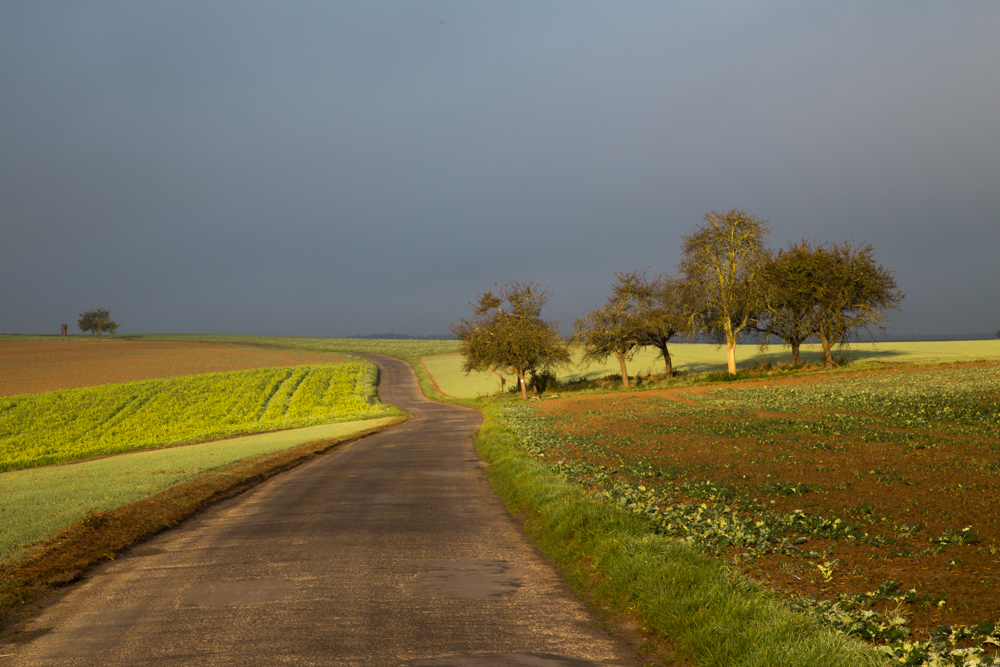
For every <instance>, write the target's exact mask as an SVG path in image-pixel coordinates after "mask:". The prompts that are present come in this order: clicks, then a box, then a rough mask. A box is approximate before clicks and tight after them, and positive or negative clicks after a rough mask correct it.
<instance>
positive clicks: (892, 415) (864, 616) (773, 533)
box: [504, 363, 1000, 664]
mask: <svg viewBox="0 0 1000 667" xmlns="http://www.w3.org/2000/svg"><path fill="white" fill-rule="evenodd" d="M504 411H505V420H506V422H507V425H508V426H509V427H510V428H511V429H512V430H513V431H514V432H515V433H516V434H517V436H518V438H519V440H520V441H521V442H522V443H524V445H525V446H526V447H527V448H528V450H529V451H530V452H531V453H532V454H534V455H535V456H537V457H538V459H539V460H540V461H543V462H545V463H546V464H547V465H548V466H549V467H550V468H552V469H553V470H555V471H556V472H558V473H560V474H561V475H563V476H565V477H566V478H568V479H570V480H573V481H575V482H578V483H580V484H582V485H584V486H585V487H586V488H588V489H590V490H591V491H592V492H593V493H595V494H598V495H600V496H603V497H605V498H606V499H607V500H609V501H610V502H613V503H615V504H617V505H619V506H621V507H623V508H626V509H628V510H630V511H632V512H635V513H636V514H639V515H641V516H643V517H644V518H645V519H646V520H647V521H648V522H649V525H650V528H651V530H653V531H654V532H658V533H661V534H666V535H671V536H676V537H679V538H681V539H684V540H686V541H688V542H690V543H692V544H695V545H697V546H698V547H700V548H701V549H703V550H705V551H708V552H711V553H715V554H717V555H719V556H720V557H723V558H726V559H728V560H729V561H730V562H732V563H734V565H735V566H736V567H737V568H738V569H740V570H741V571H743V572H744V573H746V574H747V575H749V576H751V577H753V578H755V579H757V580H759V581H761V582H763V583H765V584H766V585H768V586H770V587H773V588H776V589H779V590H781V591H783V592H784V593H785V594H786V595H787V596H788V597H789V598H790V599H791V600H793V603H792V604H793V605H796V606H799V607H800V608H803V609H807V610H809V611H810V613H817V614H820V615H821V616H823V617H824V618H825V619H826V622H827V623H828V624H830V625H832V626H834V627H835V628H837V629H840V630H843V631H845V632H848V633H849V634H852V635H854V636H858V637H861V638H863V639H867V640H869V641H873V642H875V643H877V644H880V645H882V646H883V647H884V649H883V650H885V651H886V652H887V653H890V654H891V655H893V656H894V657H896V659H897V660H901V661H902V660H908V659H912V660H914V662H907V663H906V664H939V663H936V662H932V661H931V659H930V656H932V655H933V654H934V653H935V652H936V653H937V655H941V656H944V655H950V657H949V658H947V659H948V660H957V662H947V663H945V662H941V663H940V664H980V663H978V662H963V661H964V660H965V659H966V658H968V659H969V660H972V659H973V658H974V657H975V655H976V654H977V653H978V652H979V651H981V650H984V649H985V650H986V652H987V653H990V652H991V651H992V649H991V648H990V647H991V646H993V647H995V646H997V645H998V643H1000V628H998V627H997V625H996V623H997V622H998V621H1000V596H998V595H997V594H996V591H997V590H998V588H1000V364H996V363H979V364H958V365H949V366H935V367H923V368H920V367H913V368H898V369H886V370H877V371H876V370H872V371H864V372H856V373H837V374H833V375H827V374H823V375H812V376H797V377H788V376H783V377H781V378H775V379H763V380H759V381H749V382H741V383H737V384H725V385H699V386H693V387H690V386H689V387H679V388H676V389H661V390H649V391H634V392H628V393H623V392H617V393H614V394H603V395H586V396H580V397H570V398H560V399H553V400H548V401H541V402H536V403H532V404H527V405H524V404H514V403H508V404H507V405H506V406H505V407H504ZM970 647H971V649H972V652H971V653H966V654H963V653H962V651H968V649H969V648H970ZM963 655H964V657H963ZM918 658H920V659H918ZM921 660H924V661H921Z"/></svg>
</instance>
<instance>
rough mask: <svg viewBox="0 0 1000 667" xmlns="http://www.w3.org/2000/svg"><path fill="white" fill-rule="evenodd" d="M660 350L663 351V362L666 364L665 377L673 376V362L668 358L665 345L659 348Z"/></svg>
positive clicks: (668, 354) (668, 353) (668, 352)
mask: <svg viewBox="0 0 1000 667" xmlns="http://www.w3.org/2000/svg"><path fill="white" fill-rule="evenodd" d="M660 352H662V353H663V362H664V363H665V364H666V365H667V377H668V378H670V377H673V376H674V362H673V359H671V358H670V351H669V350H667V346H666V345H664V346H663V349H662V350H660Z"/></svg>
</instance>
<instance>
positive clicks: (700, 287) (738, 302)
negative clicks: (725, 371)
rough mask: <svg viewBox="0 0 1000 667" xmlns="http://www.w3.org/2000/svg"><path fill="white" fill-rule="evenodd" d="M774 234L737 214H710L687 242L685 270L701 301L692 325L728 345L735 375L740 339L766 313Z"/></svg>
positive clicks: (761, 222) (762, 223) (758, 222)
mask: <svg viewBox="0 0 1000 667" xmlns="http://www.w3.org/2000/svg"><path fill="white" fill-rule="evenodd" d="M769 233H770V230H769V228H768V226H767V221H766V220H760V219H758V218H756V217H754V216H752V215H750V214H749V213H747V212H746V211H743V210H740V209H735V208H734V209H732V210H731V211H729V212H728V213H717V212H715V211H713V212H712V213H709V214H707V215H706V216H705V219H704V222H703V223H702V224H701V225H699V226H698V227H697V228H696V229H695V231H694V232H692V233H691V234H689V235H687V236H685V237H684V249H683V253H684V255H683V258H682V259H681V263H680V269H681V272H682V273H683V275H684V278H685V280H686V282H687V283H688V284H689V286H690V287H691V288H692V289H693V290H695V292H696V298H697V301H698V302H697V305H696V308H695V309H694V311H693V312H692V315H691V318H692V325H693V326H696V327H697V328H698V329H700V330H702V331H704V332H705V333H707V334H709V335H710V336H712V337H713V338H715V339H716V340H718V341H719V342H720V343H723V342H724V343H725V345H726V362H727V365H728V367H729V372H730V373H731V374H733V375H735V374H736V342H737V339H739V338H740V337H741V336H742V335H745V334H746V332H748V331H750V330H751V327H752V325H753V324H754V322H755V321H756V320H757V318H758V316H759V314H760V312H761V311H762V309H763V307H764V289H763V283H762V281H761V269H762V266H763V264H764V262H765V260H766V256H767V254H766V251H765V249H764V241H765V239H766V238H767V235H768V234H769Z"/></svg>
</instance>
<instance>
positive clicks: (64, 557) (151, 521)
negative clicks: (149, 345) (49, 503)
mask: <svg viewBox="0 0 1000 667" xmlns="http://www.w3.org/2000/svg"><path fill="white" fill-rule="evenodd" d="M400 421H403V420H402V419H400ZM397 423H398V422H397ZM390 427H391V425H389V426H381V427H377V428H373V429H370V430H368V431H363V432H361V433H357V434H354V435H352V436H349V437H347V438H342V439H330V440H322V441H317V442H311V443H306V444H304V445H299V446H298V447H292V448H290V449H285V450H282V451H278V452H273V453H271V454H265V455H262V456H258V457H256V458H252V459H247V460H245V461H240V462H238V463H234V464H233V465H231V466H227V467H225V468H219V469H217V470H213V471H211V472H210V473H209V474H205V475H202V476H200V477H196V478H195V479H192V480H190V481H188V482H184V483H182V484H178V485H177V486H174V487H171V488H169V489H167V490H166V491H164V492H162V493H160V494H157V495H155V496H152V497H150V498H146V499H145V500H139V501H136V502H134V503H130V504H128V505H125V506H123V507H119V508H118V509H115V510H110V511H107V512H95V513H94V514H91V515H90V516H88V517H87V518H85V519H83V520H82V521H79V522H77V523H75V524H73V525H72V526H70V527H69V528H67V529H66V530H64V531H62V532H60V533H59V534H58V535H56V536H55V537H52V538H50V539H48V540H46V541H44V542H42V543H41V544H39V545H38V548H37V550H36V551H35V552H34V554H33V555H32V556H31V557H30V558H28V559H27V560H25V561H22V562H20V563H16V564H14V565H7V566H5V567H0V644H2V643H3V642H5V641H15V642H16V641H27V640H30V639H31V638H32V637H28V636H23V635H22V634H21V633H18V631H17V628H18V626H19V625H20V623H21V622H22V621H23V620H24V619H26V618H29V617H31V616H34V615H36V614H37V613H38V611H39V610H40V609H41V608H42V607H44V606H45V605H47V604H49V603H50V602H52V601H53V600H54V599H55V598H56V597H57V596H58V593H59V590H60V589H61V588H62V587H64V586H66V585H67V584H70V583H72V582H74V581H76V580H78V579H80V578H81V577H82V576H83V575H84V574H85V573H86V571H87V568H89V567H90V566H91V565H93V564H94V563H97V562H98V561H101V560H103V559H113V558H115V557H116V556H117V555H118V553H119V552H121V551H123V550H125V549H128V548H129V547H131V546H133V545H135V544H137V543H139V542H142V541H144V540H147V539H149V538H150V537H152V536H153V535H156V534H157V533H159V532H161V531H164V530H166V529H167V528H171V527H173V526H176V525H178V524H179V523H181V522H182V521H184V520H185V519H187V518H188V517H190V516H191V515H193V514H194V513H195V512H197V511H198V510H199V509H201V508H203V507H205V506H207V505H209V504H211V503H213V502H216V501H218V500H222V499H224V498H230V497H232V496H236V495H238V494H240V493H243V492H244V491H246V490H248V489H250V488H252V487H254V486H256V485H257V484H259V483H261V482H263V481H264V480H266V479H268V478H269V477H273V476H274V475H276V474H278V473H280V472H283V471H285V470H290V469H291V468H294V467H295V466H298V465H301V464H302V463H305V462H306V461H309V460H311V459H314V458H316V457H317V456H320V455H322V454H324V453H325V452H327V451H328V450H330V449H331V448H333V447H335V446H337V445H341V444H344V443H347V442H353V441H355V440H358V439H359V438H363V437H365V436H366V435H370V434H372V433H375V432H377V431H381V430H384V429H386V428H390ZM220 473H222V474H220Z"/></svg>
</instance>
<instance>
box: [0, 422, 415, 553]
mask: <svg viewBox="0 0 1000 667" xmlns="http://www.w3.org/2000/svg"><path fill="white" fill-rule="evenodd" d="M394 419H397V418H396V417H385V418H382V419H374V420H362V421H352V422H341V423H337V424H324V425H321V426H310V427H306V428H299V429H290V430H287V431H277V432H273V433H261V434H257V435H247V436H241V437H237V438H229V439H227V440H218V441H214V442H207V443H202V444H198V445H185V446H183V447H171V448H168V449H156V450H151V451H148V450H147V451H141V452H131V453H129V454H123V455H121V456H112V457H107V458H102V459H96V460H93V461H83V462H79V463H73V464H70V465H60V466H46V467H42V468H31V469H28V470H15V471H12V472H6V473H2V474H0V495H2V496H3V498H4V502H3V504H2V505H0V562H2V561H3V560H5V559H8V558H11V557H13V556H16V555H17V554H18V553H19V552H20V551H21V550H22V548H23V547H24V546H25V545H28V544H32V543H34V542H38V541H40V540H44V539H46V538H49V537H51V536H53V535H55V534H56V533H58V532H59V531H61V530H63V529H64V528H67V527H68V526H70V525H72V524H73V523H74V522H76V521H79V520H80V519H82V518H83V517H85V516H86V515H87V514H88V513H89V512H94V511H102V510H110V509H115V508H117V507H121V506H122V505H125V504H128V503H131V502H134V501H136V500H141V499H143V498H148V497H150V496H153V495H155V494H157V493H159V492H160V491H163V490H164V489H167V488H169V487H171V486H173V485H175V484H179V483H180V482H183V481H186V480H189V479H192V478H193V477H195V476H197V475H200V474H206V473H207V471H211V470H214V469H217V468H221V467H223V466H226V465H229V464H231V463H235V462H237V461H241V460H243V459H247V458H251V457H254V456H260V455H262V454H268V453H270V452H275V451H278V450H282V449H287V448H289V447H294V446H296V445H301V444H305V443H308V442H314V441H318V440H327V439H333V438H343V437H347V436H350V435H352V434H354V433H359V432H361V431H365V430H368V429H371V428H376V427H379V426H384V425H386V424H388V423H390V422H392V421H393V420H394ZM207 474H212V473H207ZM219 474H221V473H219Z"/></svg>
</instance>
